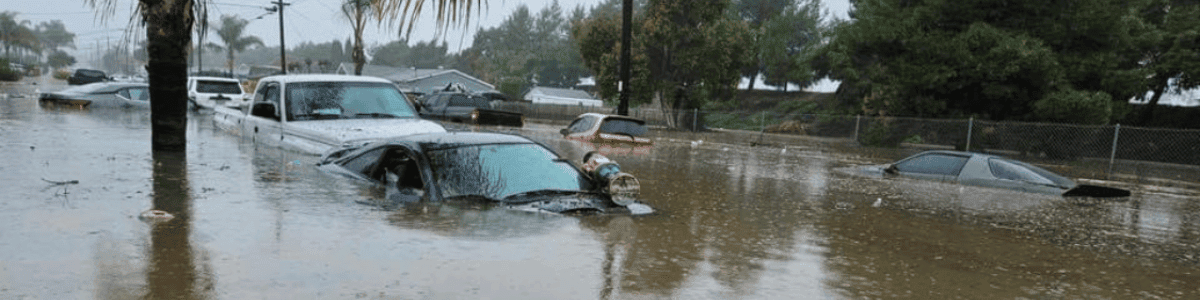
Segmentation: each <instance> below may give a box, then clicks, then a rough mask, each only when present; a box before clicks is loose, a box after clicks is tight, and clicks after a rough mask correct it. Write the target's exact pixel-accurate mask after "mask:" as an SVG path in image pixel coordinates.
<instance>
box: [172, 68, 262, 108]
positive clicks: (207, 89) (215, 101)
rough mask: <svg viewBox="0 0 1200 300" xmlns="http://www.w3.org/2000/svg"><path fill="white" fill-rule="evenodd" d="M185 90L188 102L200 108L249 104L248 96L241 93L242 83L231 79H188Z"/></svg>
mask: <svg viewBox="0 0 1200 300" xmlns="http://www.w3.org/2000/svg"><path fill="white" fill-rule="evenodd" d="M187 90H188V101H189V102H191V103H192V104H193V105H195V106H196V107H200V108H208V109H211V108H213V107H216V106H229V107H241V106H245V105H246V104H249V103H250V101H249V99H248V98H249V97H250V94H247V93H246V92H244V91H242V83H241V82H240V81H238V80H237V79H233V78H224V77H208V76H192V77H188V81H187Z"/></svg>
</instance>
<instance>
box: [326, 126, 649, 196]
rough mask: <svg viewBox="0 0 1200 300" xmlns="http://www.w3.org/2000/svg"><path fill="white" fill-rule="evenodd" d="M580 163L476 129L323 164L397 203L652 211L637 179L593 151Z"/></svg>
mask: <svg viewBox="0 0 1200 300" xmlns="http://www.w3.org/2000/svg"><path fill="white" fill-rule="evenodd" d="M585 159H586V160H588V161H589V163H588V164H586V165H585V168H584V169H581V168H579V167H577V166H576V165H574V164H572V163H570V162H569V161H567V160H565V159H562V158H561V157H559V155H558V154H556V153H555V152H554V151H552V150H550V149H548V148H546V147H545V146H543V145H541V144H539V143H537V142H534V141H531V140H529V139H527V138H524V137H521V136H516V135H508V134H499V133H479V132H449V133H431V134H420V135H411V136H405V137H399V138H393V139H388V140H385V141H379V142H374V143H369V144H366V145H361V146H348V147H345V148H342V149H338V150H334V151H331V152H329V153H327V154H326V155H325V156H324V157H322V159H321V161H320V162H319V163H318V166H319V168H321V169H322V170H324V171H327V172H330V173H334V174H340V175H343V176H346V177H350V178H354V179H358V180H362V181H366V182H371V183H374V184H380V185H384V186H385V188H386V189H387V190H388V193H387V194H388V198H389V199H390V200H394V201H399V202H417V201H445V200H468V201H484V202H489V203H497V204H500V205H504V206H507V207H509V208H513V209H519V210H529V211H539V212H553V213H630V214H646V213H650V212H653V209H651V208H650V207H649V206H647V205H645V204H643V203H641V202H638V201H637V200H636V198H637V195H638V191H639V188H640V185H639V183H638V182H637V179H635V178H633V176H632V175H629V174H626V173H622V172H620V170H619V168H620V167H619V166H618V165H616V164H615V163H612V162H611V161H608V160H607V158H604V157H603V156H600V155H589V156H588V157H587V158H585Z"/></svg>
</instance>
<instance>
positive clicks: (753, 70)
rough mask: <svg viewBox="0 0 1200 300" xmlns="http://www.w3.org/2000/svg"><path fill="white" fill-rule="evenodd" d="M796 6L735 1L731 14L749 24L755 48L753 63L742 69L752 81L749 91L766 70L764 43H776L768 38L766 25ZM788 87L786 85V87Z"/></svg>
mask: <svg viewBox="0 0 1200 300" xmlns="http://www.w3.org/2000/svg"><path fill="white" fill-rule="evenodd" d="M793 6H795V0H735V1H734V3H733V9H732V10H730V12H732V13H735V14H737V16H738V17H739V18H741V19H742V20H745V21H746V22H749V26H750V30H751V35H750V37H751V39H752V40H753V41H754V42H753V46H754V47H753V48H752V49H751V50H750V55H753V56H754V57H752V58H751V62H750V63H747V64H746V65H745V66H743V67H742V76H744V77H747V78H749V79H750V85H749V87H748V89H751V90H753V89H754V83H755V79H756V78H757V77H758V74H761V73H762V72H763V71H765V69H766V62H765V61H764V60H765V58H764V57H763V56H764V55H765V54H764V53H762V51H763V50H765V49H766V45H761V44H762V43H766V42H771V41H774V40H772V39H771V38H770V37H767V36H766V33H765V32H764V31H765V29H764V28H763V27H764V24H766V23H767V22H769V21H771V20H773V19H775V18H776V17H777V16H779V15H780V14H782V13H783V11H784V10H785V9H789V8H792V7H793ZM785 87H786V85H785Z"/></svg>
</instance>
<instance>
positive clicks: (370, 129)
mask: <svg viewBox="0 0 1200 300" xmlns="http://www.w3.org/2000/svg"><path fill="white" fill-rule="evenodd" d="M288 124H289V126H291V127H293V128H295V129H297V131H298V133H300V132H307V133H309V134H315V135H322V136H326V137H327V138H329V139H333V140H334V141H331V142H337V143H339V144H340V143H345V142H350V141H357V140H369V139H380V138H389V137H397V136H405V135H413V134H420V133H432V132H446V129H445V128H444V127H442V125H439V124H437V123H434V122H430V121H426V120H422V119H417V118H407V119H341V120H317V121H296V122H288Z"/></svg>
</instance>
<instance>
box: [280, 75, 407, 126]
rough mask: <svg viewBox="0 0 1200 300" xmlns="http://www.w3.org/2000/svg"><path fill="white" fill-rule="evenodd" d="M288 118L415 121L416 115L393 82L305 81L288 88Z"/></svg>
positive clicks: (296, 119) (301, 119) (300, 119)
mask: <svg viewBox="0 0 1200 300" xmlns="http://www.w3.org/2000/svg"><path fill="white" fill-rule="evenodd" d="M287 107H288V119H289V120H295V121H303V120H324V119H366V118H411V117H414V116H416V112H415V111H414V110H413V108H412V106H409V104H408V101H407V100H405V99H404V94H401V93H400V90H398V89H396V87H395V86H394V85H392V84H390V83H376V82H302V83H291V84H288V85H287Z"/></svg>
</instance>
